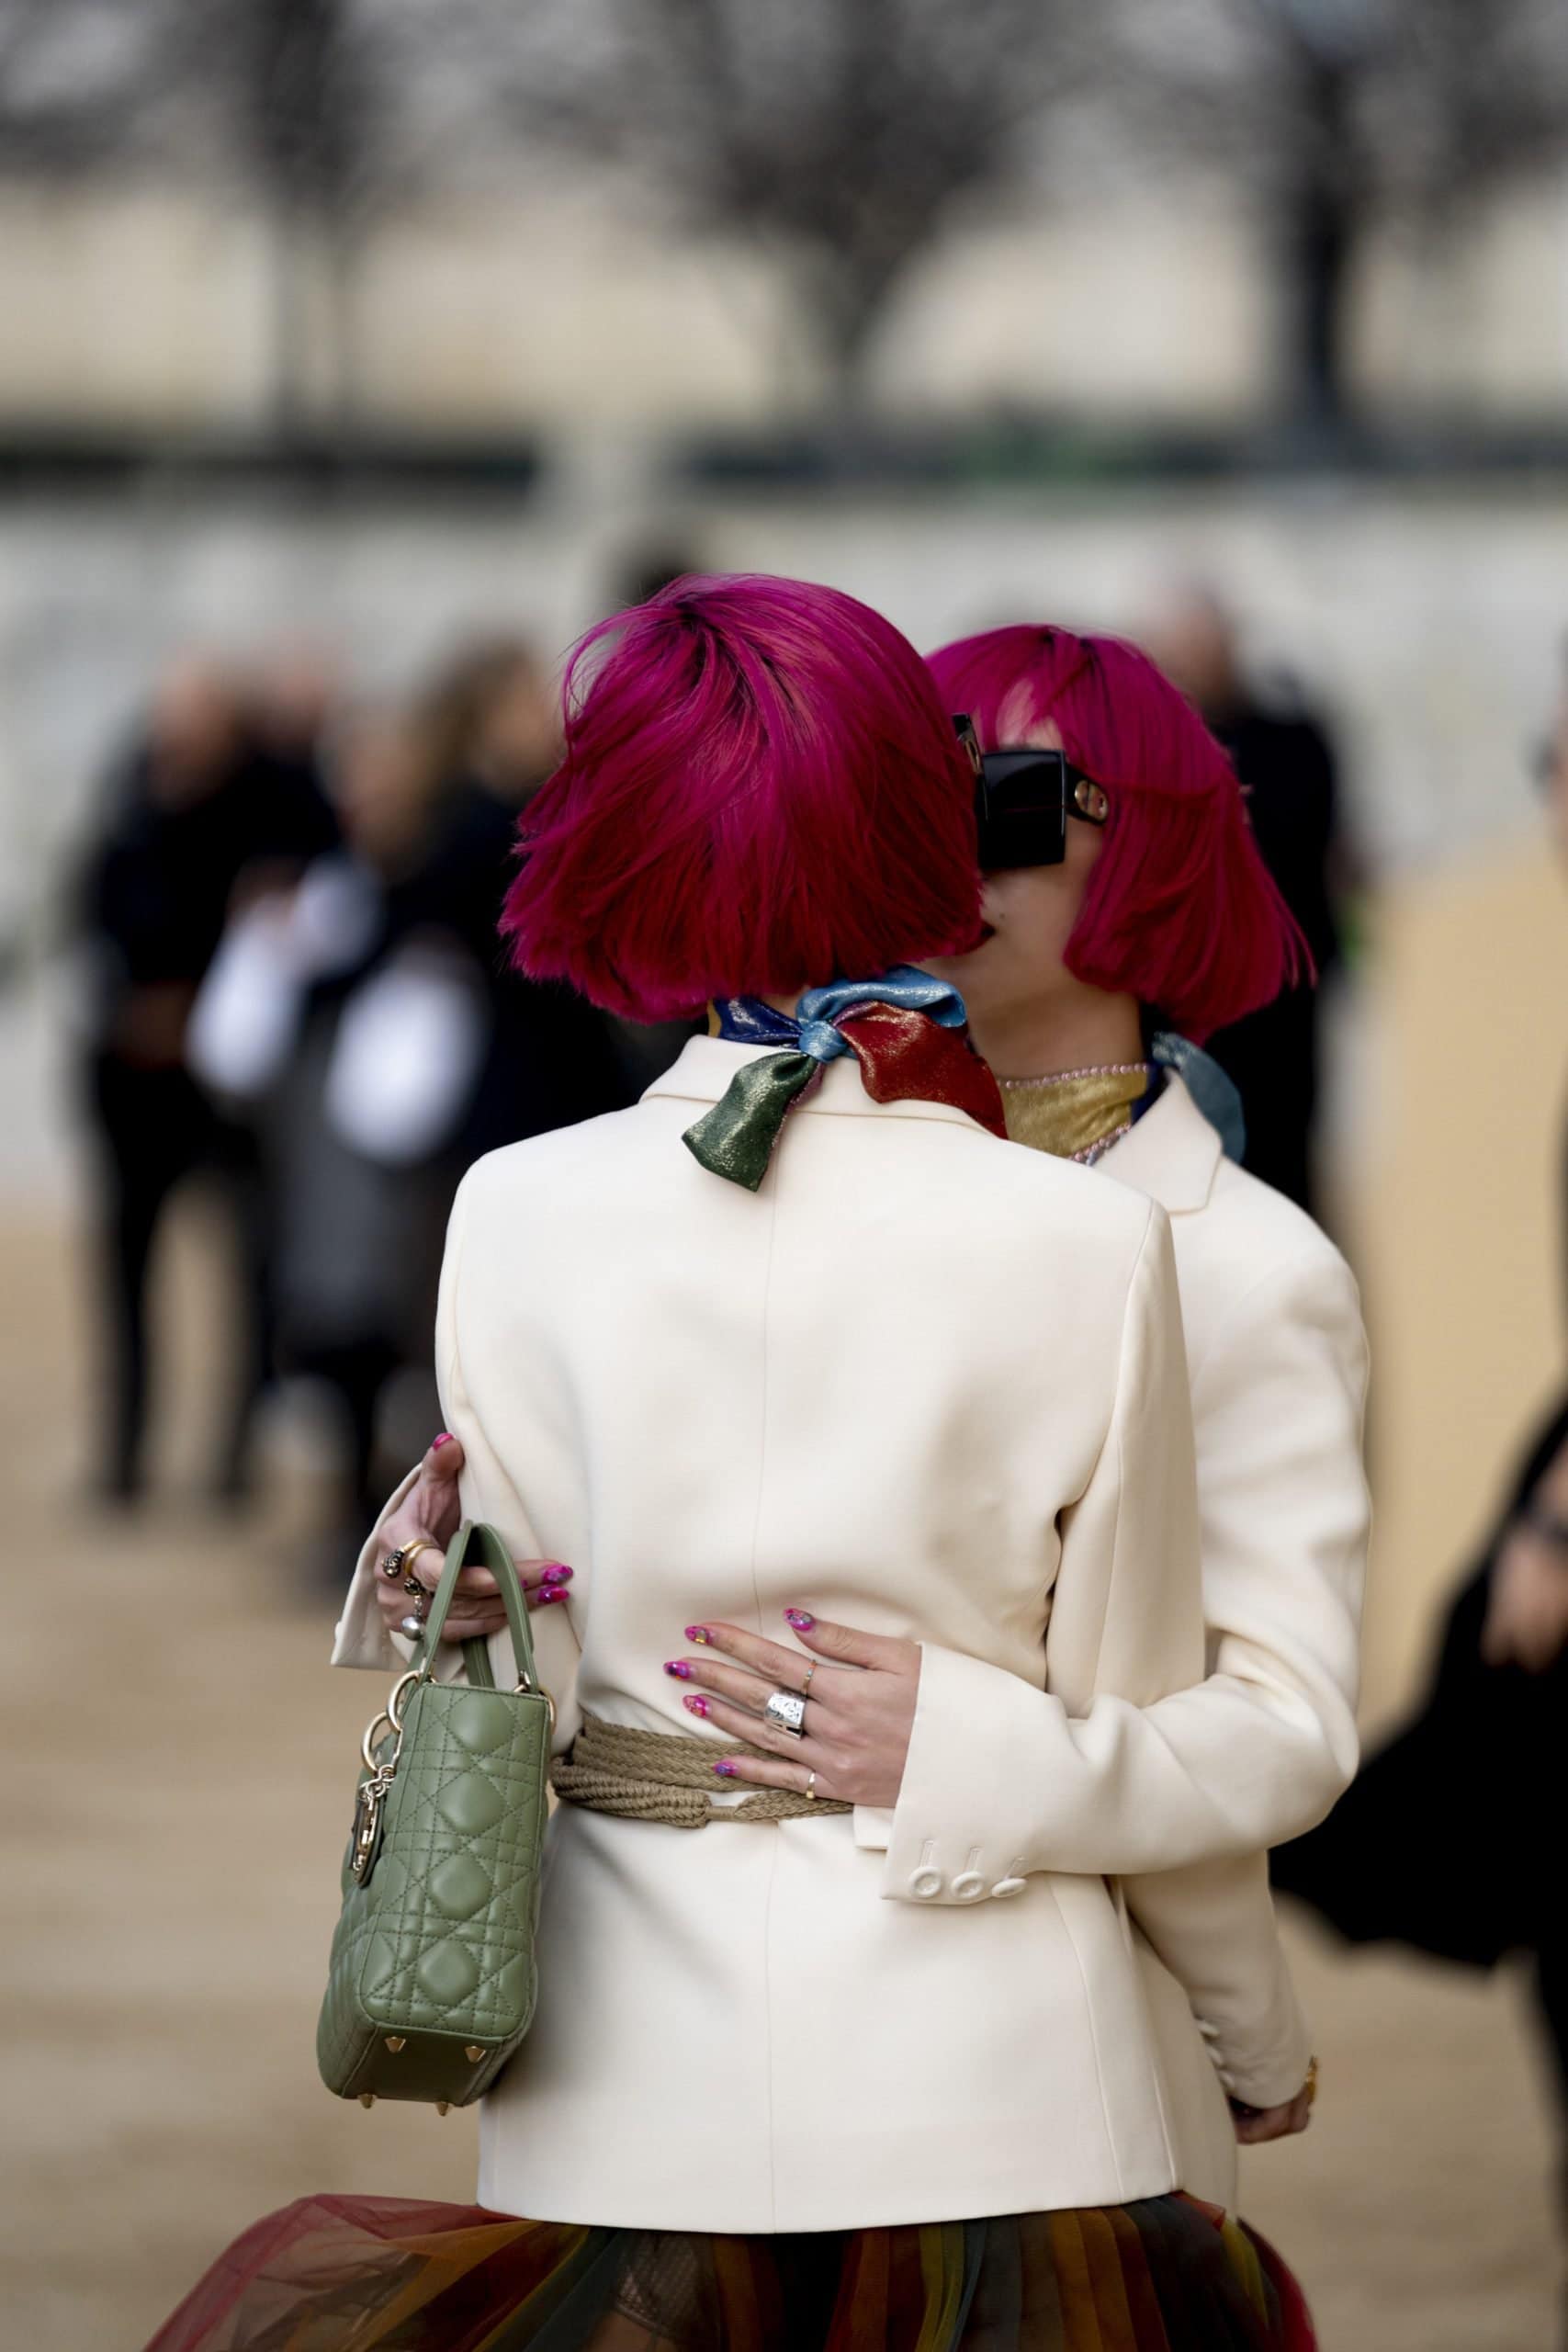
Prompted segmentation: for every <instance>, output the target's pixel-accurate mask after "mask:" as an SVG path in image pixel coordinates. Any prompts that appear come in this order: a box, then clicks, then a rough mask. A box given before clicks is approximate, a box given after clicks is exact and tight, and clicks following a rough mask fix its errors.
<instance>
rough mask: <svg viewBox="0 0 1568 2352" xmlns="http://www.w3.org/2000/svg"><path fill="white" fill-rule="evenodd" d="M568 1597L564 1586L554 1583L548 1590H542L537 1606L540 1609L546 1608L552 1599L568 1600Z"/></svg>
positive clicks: (568, 1593)
mask: <svg viewBox="0 0 1568 2352" xmlns="http://www.w3.org/2000/svg"><path fill="white" fill-rule="evenodd" d="M570 1599H571V1595H570V1592H568V1590H567V1589H566V1587H565V1586H564V1585H558V1584H556V1585H552V1586H551V1587H550V1589H549V1590H548V1592H542V1593H541V1594H540V1595H539V1606H540V1608H541V1609H547V1608H548V1607H549V1605H550V1603H551V1601H552V1600H570Z"/></svg>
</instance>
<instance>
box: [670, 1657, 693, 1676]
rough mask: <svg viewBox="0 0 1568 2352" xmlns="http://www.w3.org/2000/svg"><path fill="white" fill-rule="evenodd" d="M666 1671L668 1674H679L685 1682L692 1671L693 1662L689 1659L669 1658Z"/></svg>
mask: <svg viewBox="0 0 1568 2352" xmlns="http://www.w3.org/2000/svg"><path fill="white" fill-rule="evenodd" d="M664 1671H665V1673H666V1674H678V1675H679V1676H680V1678H681V1679H682V1682H684V1681H685V1679H686V1678H687V1677H688V1675H689V1674H690V1673H691V1671H692V1661H691V1659H690V1658H689V1657H667V1658H666V1659H665V1661H664Z"/></svg>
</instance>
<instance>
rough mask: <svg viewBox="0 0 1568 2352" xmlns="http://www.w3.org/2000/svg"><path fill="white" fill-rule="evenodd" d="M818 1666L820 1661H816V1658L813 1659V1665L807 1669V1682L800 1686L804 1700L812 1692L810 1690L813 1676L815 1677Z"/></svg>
mask: <svg viewBox="0 0 1568 2352" xmlns="http://www.w3.org/2000/svg"><path fill="white" fill-rule="evenodd" d="M817 1666H818V1661H817V1659H816V1658H813V1659H812V1661H811V1663H810V1665H809V1666H808V1667H807V1669H806V1679H805V1681H804V1682H803V1683H802V1684H801V1686H800V1695H801V1697H802V1698H803V1699H804V1698H805V1697H806V1696H807V1694H808V1692H809V1691H810V1689H811V1678H812V1676H813V1675H814V1674H815V1673H816V1671H817Z"/></svg>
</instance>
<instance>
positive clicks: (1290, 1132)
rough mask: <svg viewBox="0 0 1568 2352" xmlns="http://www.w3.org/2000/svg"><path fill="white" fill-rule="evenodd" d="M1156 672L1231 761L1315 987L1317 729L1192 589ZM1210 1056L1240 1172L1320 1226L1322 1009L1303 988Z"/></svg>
mask: <svg viewBox="0 0 1568 2352" xmlns="http://www.w3.org/2000/svg"><path fill="white" fill-rule="evenodd" d="M1150 650H1152V651H1153V652H1154V655H1155V658H1156V661H1157V662H1159V664H1160V666H1161V668H1162V669H1163V670H1165V671H1166V672H1167V673H1168V676H1170V677H1171V678H1172V679H1173V680H1174V681H1175V683H1176V684H1178V685H1179V686H1180V687H1181V689H1182V691H1183V692H1184V693H1185V694H1187V695H1190V698H1191V699H1192V701H1193V702H1194V703H1195V704H1196V705H1197V707H1198V708H1199V710H1200V711H1201V713H1202V715H1203V718H1204V719H1205V720H1206V721H1207V723H1208V725H1209V727H1210V728H1211V729H1213V733H1214V734H1215V735H1217V736H1218V737H1219V740H1220V741H1221V742H1222V743H1223V744H1224V747H1225V749H1226V751H1227V752H1229V753H1230V755H1231V760H1232V762H1233V763H1234V765H1235V771H1236V774H1237V775H1238V776H1239V777H1240V779H1241V782H1242V784H1243V786H1245V788H1246V790H1247V810H1248V814H1249V815H1250V817H1251V820H1252V829H1253V831H1254V833H1255V834H1256V836H1257V840H1258V848H1259V849H1260V850H1261V852H1262V854H1263V862H1264V864H1265V865H1267V866H1268V868H1269V872H1270V874H1272V876H1274V879H1275V881H1276V882H1277V883H1278V884H1279V886H1280V891H1281V893H1282V895H1283V897H1284V899H1285V903H1286V905H1287V906H1288V907H1289V908H1290V910H1291V912H1292V914H1293V915H1294V917H1295V919H1296V921H1297V922H1298V923H1299V924H1300V925H1301V928H1302V932H1303V935H1304V937H1305V939H1306V943H1307V945H1308V947H1309V948H1310V949H1311V951H1312V958H1313V963H1314V966H1315V967H1316V971H1317V978H1318V980H1319V982H1320V983H1321V982H1322V981H1323V980H1325V978H1327V977H1328V976H1329V975H1330V974H1331V973H1332V972H1333V971H1334V970H1335V968H1336V967H1337V965H1338V963H1339V961H1340V958H1341V940H1340V929H1339V922H1338V913H1337V909H1338V905H1339V903H1340V901H1341V899H1342V898H1343V896H1344V895H1345V891H1346V888H1347V884H1348V863H1349V861H1348V854H1347V851H1346V847H1345V843H1344V840H1343V837H1342V828H1341V824H1340V815H1339V796H1338V776H1337V759H1336V755H1335V750H1334V745H1333V741H1332V740H1331V738H1330V735H1329V732H1328V729H1327V728H1326V726H1325V724H1324V722H1323V721H1322V720H1321V719H1320V718H1317V717H1315V716H1314V714H1313V713H1312V712H1311V711H1310V710H1308V709H1307V708H1306V707H1304V706H1303V704H1302V702H1301V701H1300V699H1299V698H1298V697H1297V696H1296V695H1295V694H1294V693H1293V691H1292V690H1290V689H1288V688H1286V687H1284V686H1281V688H1280V690H1279V692H1278V693H1277V694H1276V695H1274V696H1273V697H1272V698H1271V699H1269V700H1265V699H1264V698H1263V697H1262V696H1261V695H1258V694H1257V693H1256V692H1255V691H1254V690H1253V688H1252V686H1251V685H1250V684H1249V683H1248V682H1247V679H1246V677H1245V676H1244V674H1243V672H1242V669H1241V665H1240V661H1239V658H1238V653H1237V647H1236V640H1235V626H1234V623H1233V622H1232V619H1231V616H1230V615H1229V614H1228V613H1227V612H1226V611H1225V609H1224V606H1223V605H1221V604H1220V602H1219V601H1218V599H1217V598H1215V597H1214V596H1213V595H1212V594H1210V593H1209V592H1208V591H1207V590H1204V589H1201V588H1192V589H1190V590H1188V591H1187V592H1186V593H1185V594H1184V595H1183V596H1182V597H1180V598H1179V600H1178V601H1176V602H1175V603H1174V604H1173V605H1172V606H1171V608H1170V610H1169V611H1168V614H1167V616H1165V619H1164V621H1163V623H1160V624H1156V628H1155V629H1154V630H1153V631H1152V633H1151V649H1150ZM1206 1050H1207V1051H1208V1052H1209V1053H1211V1054H1212V1055H1213V1057H1214V1059H1215V1060H1216V1061H1217V1062H1218V1063H1219V1064H1220V1065H1221V1067H1222V1068H1223V1069H1225V1070H1226V1071H1228V1073H1229V1074H1230V1076H1231V1078H1232V1079H1233V1080H1235V1085H1236V1087H1237V1089H1238V1091H1239V1092H1240V1094H1241V1099H1242V1107H1243V1110H1244V1111H1245V1113H1246V1116H1247V1152H1246V1158H1245V1161H1244V1165H1245V1166H1246V1167H1247V1169H1248V1170H1250V1171H1251V1173H1252V1174H1253V1175H1255V1176H1258V1177H1261V1178H1262V1180H1263V1182H1265V1183H1266V1184H1272V1185H1273V1186H1274V1188H1275V1190H1276V1191H1277V1192H1280V1193H1287V1194H1288V1195H1289V1197H1290V1198H1291V1199H1292V1200H1293V1201H1297V1202H1299V1203H1300V1204H1301V1205H1302V1207H1303V1208H1304V1209H1306V1210H1307V1211H1308V1212H1309V1214H1312V1215H1314V1216H1315V1215H1316V1209H1315V1206H1314V1193H1315V1187H1314V1170H1313V1124H1314V1116H1315V1114H1316V1109H1317V1095H1318V1076H1319V1043H1318V998H1317V994H1316V991H1315V989H1314V987H1313V985H1312V983H1311V982H1310V980H1305V981H1303V982H1302V983H1301V984H1300V985H1298V986H1297V987H1295V988H1293V989H1286V990H1285V992H1284V994H1283V995H1281V996H1280V997H1277V998H1276V999H1275V1001H1274V1002H1273V1003H1272V1004H1270V1005H1265V1006H1264V1007H1263V1009H1262V1010H1261V1011H1260V1012H1253V1013H1249V1014H1248V1015H1247V1019H1246V1020H1245V1021H1238V1022H1236V1023H1234V1024H1233V1025H1232V1026H1231V1027H1230V1028H1228V1029H1222V1030H1220V1031H1219V1032H1218V1034H1217V1035H1214V1036H1213V1037H1211V1038H1209V1039H1208V1040H1207V1041H1206Z"/></svg>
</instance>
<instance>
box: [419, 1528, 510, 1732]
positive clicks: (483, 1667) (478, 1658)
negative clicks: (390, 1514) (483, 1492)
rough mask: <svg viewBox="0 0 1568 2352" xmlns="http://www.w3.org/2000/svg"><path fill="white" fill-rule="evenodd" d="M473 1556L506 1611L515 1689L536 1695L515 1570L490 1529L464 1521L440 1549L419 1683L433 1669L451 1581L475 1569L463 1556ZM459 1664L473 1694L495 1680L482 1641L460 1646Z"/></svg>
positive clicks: (452, 1585) (490, 1686)
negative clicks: (442, 1557)
mask: <svg viewBox="0 0 1568 2352" xmlns="http://www.w3.org/2000/svg"><path fill="white" fill-rule="evenodd" d="M474 1552H478V1553H479V1562H478V1564H477V1565H479V1566H482V1567H487V1568H488V1569H489V1570H490V1572H491V1576H492V1577H494V1578H495V1581H496V1585H497V1587H498V1589H499V1590H500V1593H501V1598H502V1604H503V1605H504V1607H505V1610H506V1624H507V1630H508V1632H509V1633H510V1634H511V1635H512V1656H513V1662H514V1664H515V1666H516V1668H517V1688H518V1689H519V1690H520V1691H537V1690H538V1688H539V1671H538V1668H537V1667H536V1665H535V1663H534V1634H533V1628H532V1627H531V1626H530V1624H529V1623H528V1608H527V1603H526V1602H525V1600H524V1598H523V1588H522V1586H521V1585H520V1584H519V1583H518V1581H517V1568H516V1565H515V1563H514V1562H513V1557H512V1554H511V1552H510V1551H509V1550H508V1549H507V1547H506V1545H505V1544H503V1543H502V1540H501V1537H500V1535H499V1534H498V1533H497V1532H496V1531H495V1529H494V1528H493V1527H491V1525H490V1523H489V1521H486V1520H482V1519H466V1520H465V1521H463V1524H462V1525H461V1527H459V1529H458V1530H457V1533H456V1535H454V1537H453V1538H452V1541H451V1543H450V1544H448V1545H447V1546H446V1566H445V1567H444V1568H443V1569H442V1571H441V1581H440V1583H439V1584H438V1585H437V1586H436V1588H435V1596H434V1600H432V1601H431V1604H430V1615H429V1616H428V1618H427V1619H426V1620H425V1625H424V1639H423V1647H422V1649H421V1651H420V1653H419V1673H420V1678H421V1679H422V1680H428V1679H429V1678H430V1676H431V1674H432V1673H433V1672H434V1666H435V1654H436V1648H437V1645H438V1644H439V1643H440V1640H441V1629H442V1627H443V1626H444V1625H445V1624H446V1613H447V1611H448V1610H449V1609H450V1608H451V1606H452V1596H453V1594H454V1593H455V1592H456V1591H457V1578H458V1577H459V1575H460V1574H461V1572H462V1571H463V1569H464V1568H466V1567H469V1566H474V1565H476V1564H475V1563H474V1562H473V1561H472V1560H471V1559H470V1556H469V1555H470V1554H471V1553H474ZM463 1663H464V1665H465V1666H466V1667H467V1668H468V1680H469V1681H470V1683H472V1684H473V1685H474V1687H475V1689H476V1690H480V1691H493V1690H494V1688H495V1677H494V1676H493V1675H492V1674H491V1667H490V1645H489V1643H488V1642H485V1641H482V1640H479V1639H478V1638H476V1639H474V1640H473V1641H468V1642H465V1643H464V1644H463Z"/></svg>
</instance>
